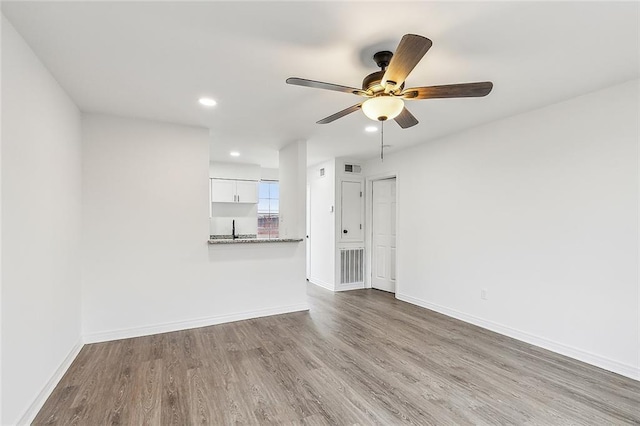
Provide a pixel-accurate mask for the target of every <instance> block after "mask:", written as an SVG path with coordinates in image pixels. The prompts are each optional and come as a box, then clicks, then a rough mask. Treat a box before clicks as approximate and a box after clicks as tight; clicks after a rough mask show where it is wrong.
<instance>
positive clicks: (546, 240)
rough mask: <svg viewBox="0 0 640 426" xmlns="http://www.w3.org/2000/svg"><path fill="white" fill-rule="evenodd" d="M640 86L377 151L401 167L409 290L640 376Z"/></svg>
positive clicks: (378, 167)
mask: <svg viewBox="0 0 640 426" xmlns="http://www.w3.org/2000/svg"><path fill="white" fill-rule="evenodd" d="M638 84H639V83H638V81H637V80H636V81H631V82H628V83H625V84H622V85H618V86H615V87H611V88H609V89H606V90H601V91H598V92H594V93H591V94H587V95H584V96H581V97H578V98H574V99H571V100H569V101H566V102H562V103H558V104H555V105H551V106H548V107H545V108H542V109H538V110H535V111H532V112H529V113H526V114H522V115H518V116H514V117H511V118H507V119H504V120H500V121H497V122H494V123H491V124H488V125H485V126H482V127H478V128H475V129H472V130H469V131H467V132H464V133H460V134H457V135H454V136H451V137H447V138H443V139H439V140H435V141H430V142H427V143H425V144H422V145H420V146H416V147H414V148H410V149H406V150H404V151H401V152H398V153H395V154H391V155H389V156H386V157H385V160H384V163H380V161H379V160H377V159H375V160H371V161H369V162H368V163H367V167H366V173H367V174H368V175H373V174H377V173H381V172H383V171H398V214H399V229H398V250H399V252H401V253H402V256H401V257H400V258H399V259H398V294H397V297H398V298H401V299H404V300H407V301H410V302H413V303H416V304H419V305H423V306H426V307H430V308H432V309H435V310H438V311H441V312H444V313H446V314H449V315H452V316H457V317H459V318H462V319H465V320H467V321H471V322H475V323H477V324H480V325H482V326H485V327H488V328H492V329H494V330H497V331H499V332H502V333H505V334H510V335H512V336H515V337H517V338H520V339H523V340H527V341H530V342H532V343H534V344H537V345H540V346H545V347H548V348H551V349H552V350H556V351H558V352H561V353H565V354H568V355H570V356H574V357H577V358H580V359H583V360H585V361H587V362H591V363H594V364H597V365H600V366H603V367H605V368H608V369H610V370H613V371H617V372H620V373H622V374H625V375H628V376H633V377H636V378H640V372H639V370H638V367H639V365H638V360H639V346H640V344H639V339H638V338H639V334H640V330H639V324H638V322H639V321H638V318H639V317H638V315H639V307H638V300H639V296H638V137H639V135H638V120H639V118H638V117H639V109H638V108H639V107H638V101H639V95H638ZM483 288H484V289H487V290H488V300H486V301H485V300H481V299H480V290H481V289H483Z"/></svg>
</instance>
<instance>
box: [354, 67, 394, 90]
mask: <svg viewBox="0 0 640 426" xmlns="http://www.w3.org/2000/svg"><path fill="white" fill-rule="evenodd" d="M384 73H385V70H381V71H376V72H373V73H371V74H369V75H368V76H366V77H365V78H364V80H362V90H364V91H369V90H370V91H372V92H373V93H379V92H383V91H384V87H382V85H381V84H380V82H381V81H382V78H383V77H384ZM403 88H404V83H402V85H400V89H399V90H400V91H402V89H403Z"/></svg>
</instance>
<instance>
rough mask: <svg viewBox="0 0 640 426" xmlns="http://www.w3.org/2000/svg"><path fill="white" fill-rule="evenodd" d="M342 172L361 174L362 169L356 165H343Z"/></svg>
mask: <svg viewBox="0 0 640 426" xmlns="http://www.w3.org/2000/svg"><path fill="white" fill-rule="evenodd" d="M344 172H345V173H361V172H362V167H360V166H359V165H357V164H345V165H344Z"/></svg>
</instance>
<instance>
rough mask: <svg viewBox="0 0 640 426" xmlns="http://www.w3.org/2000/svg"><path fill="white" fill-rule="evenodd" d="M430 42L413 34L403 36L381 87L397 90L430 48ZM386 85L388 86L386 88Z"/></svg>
mask: <svg viewBox="0 0 640 426" xmlns="http://www.w3.org/2000/svg"><path fill="white" fill-rule="evenodd" d="M431 44H432V43H431V40H429V39H428V38H426V37H422V36H419V35H415V34H405V36H404V37H402V40H400V44H398V48H397V49H396V53H394V54H393V57H392V58H391V62H390V63H389V66H388V67H387V70H386V72H385V73H384V77H382V82H381V83H382V85H383V86H384V87H385V89H386V90H387V91H391V90H393V89H394V88H399V87H400V86H401V85H402V83H404V81H405V80H406V78H407V76H408V75H409V73H410V72H411V71H412V70H413V69H414V68H415V66H416V65H418V62H420V59H422V57H423V56H424V55H425V53H427V51H428V50H429V49H430V48H431ZM387 84H388V86H387Z"/></svg>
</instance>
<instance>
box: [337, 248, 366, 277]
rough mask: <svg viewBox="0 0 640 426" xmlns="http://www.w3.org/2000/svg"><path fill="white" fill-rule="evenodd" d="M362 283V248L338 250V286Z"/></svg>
mask: <svg viewBox="0 0 640 426" xmlns="http://www.w3.org/2000/svg"><path fill="white" fill-rule="evenodd" d="M363 282H364V248H362V247H360V248H355V249H340V284H354V283H363Z"/></svg>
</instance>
